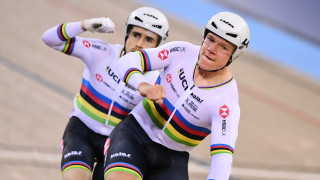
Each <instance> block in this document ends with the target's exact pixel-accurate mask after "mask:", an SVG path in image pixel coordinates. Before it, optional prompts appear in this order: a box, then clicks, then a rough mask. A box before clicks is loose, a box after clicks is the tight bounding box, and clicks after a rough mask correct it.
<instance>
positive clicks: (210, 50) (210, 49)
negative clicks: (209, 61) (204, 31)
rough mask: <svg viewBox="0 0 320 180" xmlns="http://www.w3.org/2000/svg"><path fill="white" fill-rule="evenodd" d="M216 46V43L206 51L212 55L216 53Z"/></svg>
mask: <svg viewBox="0 0 320 180" xmlns="http://www.w3.org/2000/svg"><path fill="white" fill-rule="evenodd" d="M216 46H217V43H213V44H212V45H211V46H209V47H208V49H207V50H208V51H209V52H212V53H213V52H216V50H217V47H216Z"/></svg>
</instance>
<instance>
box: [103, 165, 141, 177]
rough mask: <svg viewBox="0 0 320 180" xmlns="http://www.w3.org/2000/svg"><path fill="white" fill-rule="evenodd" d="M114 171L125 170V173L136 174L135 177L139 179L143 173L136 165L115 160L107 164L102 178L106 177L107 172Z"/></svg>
mask: <svg viewBox="0 0 320 180" xmlns="http://www.w3.org/2000/svg"><path fill="white" fill-rule="evenodd" d="M115 171H122V172H127V173H130V174H133V175H135V176H137V178H138V179H139V180H142V179H143V175H142V173H141V171H140V170H139V169H138V168H137V167H135V166H133V165H131V164H127V163H124V162H116V163H112V164H110V165H109V166H107V167H106V169H105V170H104V178H106V176H107V175H108V174H110V173H112V172H115Z"/></svg>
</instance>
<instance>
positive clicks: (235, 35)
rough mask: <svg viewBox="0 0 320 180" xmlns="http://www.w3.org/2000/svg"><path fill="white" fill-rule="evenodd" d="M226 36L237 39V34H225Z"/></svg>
mask: <svg viewBox="0 0 320 180" xmlns="http://www.w3.org/2000/svg"><path fill="white" fill-rule="evenodd" d="M226 35H228V36H231V37H233V38H236V37H238V34H233V33H226Z"/></svg>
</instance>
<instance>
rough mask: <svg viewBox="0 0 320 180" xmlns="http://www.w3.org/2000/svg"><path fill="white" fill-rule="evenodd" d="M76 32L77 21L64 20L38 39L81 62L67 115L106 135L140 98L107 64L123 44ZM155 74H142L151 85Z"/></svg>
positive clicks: (79, 27)
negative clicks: (78, 83) (76, 91)
mask: <svg viewBox="0 0 320 180" xmlns="http://www.w3.org/2000/svg"><path fill="white" fill-rule="evenodd" d="M80 33H83V30H82V29H81V22H72V23H64V24H61V25H57V26H55V27H53V28H51V29H49V30H47V31H46V32H45V33H44V35H43V36H42V40H43V41H44V42H45V43H46V44H47V45H48V46H50V47H52V48H54V49H56V50H58V51H61V52H63V53H65V54H69V55H71V56H75V57H78V58H80V59H81V60H82V61H83V62H84V63H85V68H84V71H83V77H82V85H81V90H80V93H79V94H78V95H77V96H76V97H75V99H74V108H73V110H72V111H71V112H70V117H71V116H77V117H78V118H79V119H80V120H81V121H82V122H83V123H84V124H85V125H86V126H87V127H89V128H90V129H92V130H93V131H94V132H96V133H99V134H102V135H105V136H109V134H110V133H111V131H112V130H113V129H114V127H115V126H116V125H117V124H118V123H119V122H120V121H121V120H122V119H123V118H124V117H126V116H127V115H128V114H129V112H130V111H131V110H132V109H133V108H134V107H135V106H136V105H137V104H138V103H139V102H140V101H141V100H142V99H143V98H142V96H141V95H140V93H139V92H138V91H137V90H136V89H134V88H132V87H131V86H129V85H126V84H125V83H124V82H122V81H121V80H120V78H119V76H117V75H116V74H115V73H114V71H113V69H111V68H110V66H109V65H110V64H111V63H113V62H115V61H118V60H119V58H120V57H121V56H123V55H124V46H123V45H119V44H115V45H112V44H107V43H105V42H104V41H102V40H99V39H92V38H83V37H79V36H77V35H78V34H80ZM158 75H159V72H158V71H153V72H150V73H145V74H144V75H143V76H144V78H145V79H147V81H148V82H149V83H151V84H154V83H155V81H156V79H157V77H158ZM110 109H111V111H110Z"/></svg>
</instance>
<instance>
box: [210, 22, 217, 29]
mask: <svg viewBox="0 0 320 180" xmlns="http://www.w3.org/2000/svg"><path fill="white" fill-rule="evenodd" d="M211 25H212V26H213V27H214V28H216V29H218V26H217V25H216V24H215V23H214V22H213V21H212V23H211Z"/></svg>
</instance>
